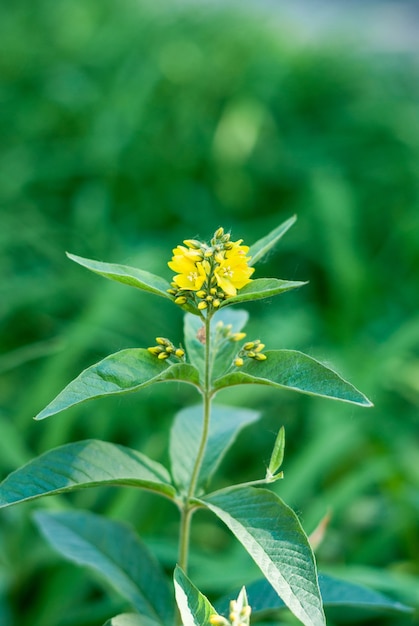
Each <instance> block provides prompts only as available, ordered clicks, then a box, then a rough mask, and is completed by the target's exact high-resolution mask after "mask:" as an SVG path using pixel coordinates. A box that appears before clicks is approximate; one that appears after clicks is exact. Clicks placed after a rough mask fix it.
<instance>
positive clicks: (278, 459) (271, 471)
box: [266, 426, 285, 477]
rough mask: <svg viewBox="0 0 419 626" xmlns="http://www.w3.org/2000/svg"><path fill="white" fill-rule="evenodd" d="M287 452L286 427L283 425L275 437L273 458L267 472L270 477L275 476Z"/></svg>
mask: <svg viewBox="0 0 419 626" xmlns="http://www.w3.org/2000/svg"><path fill="white" fill-rule="evenodd" d="M284 452H285V428H284V427H283V426H281V428H280V429H279V432H278V434H277V436H276V439H275V444H274V449H273V450H272V454H271V460H270V461H269V466H268V469H267V472H266V475H267V476H268V477H272V476H274V475H275V474H276V473H277V471H278V470H279V468H280V467H281V465H282V462H283V460H284Z"/></svg>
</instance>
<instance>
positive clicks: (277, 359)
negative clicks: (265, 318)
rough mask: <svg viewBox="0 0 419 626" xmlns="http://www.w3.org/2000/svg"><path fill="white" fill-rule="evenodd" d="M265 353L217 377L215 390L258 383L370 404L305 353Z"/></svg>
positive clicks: (332, 372)
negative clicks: (257, 358) (262, 356)
mask: <svg viewBox="0 0 419 626" xmlns="http://www.w3.org/2000/svg"><path fill="white" fill-rule="evenodd" d="M264 354H266V357H267V358H266V361H255V360H253V359H249V360H248V361H247V362H245V364H244V365H243V367H241V368H240V369H237V370H236V371H234V372H231V373H230V374H226V375H225V376H222V377H221V378H219V379H218V380H216V381H215V382H214V389H216V390H218V389H222V388H223V387H230V386H231V385H246V384H254V383H257V384H260V385H269V386H271V387H284V388H287V389H292V390H293V391H299V392H300V393H307V394H310V395H314V396H323V397H326V398H333V399H334V400H342V401H343V402H350V403H352V404H359V405H361V406H372V403H371V402H370V401H369V400H368V398H367V397H366V396H364V394H363V393H361V392H360V391H358V389H356V388H355V387H354V386H353V385H351V384H350V383H348V382H347V381H346V380H344V379H343V378H341V376H339V374H337V373H336V372H334V371H333V370H332V369H330V368H329V367H327V366H326V365H323V364H322V363H320V362H319V361H316V359H313V358H312V357H310V356H308V355H307V354H303V353H302V352H298V351H296V350H270V351H267V352H265V353H264Z"/></svg>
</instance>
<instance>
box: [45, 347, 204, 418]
mask: <svg viewBox="0 0 419 626" xmlns="http://www.w3.org/2000/svg"><path fill="white" fill-rule="evenodd" d="M176 380H177V381H182V382H185V383H191V384H192V385H196V386H198V385H199V375H198V372H197V370H196V369H195V367H193V365H189V364H187V363H170V362H168V361H161V360H159V359H158V358H156V357H155V356H154V355H152V354H150V353H149V352H148V351H147V350H145V349H143V348H128V349H126V350H121V351H120V352H116V353H115V354H111V355H110V356H108V357H106V358H105V359H103V360H102V361H99V363H95V365H91V366H90V367H88V368H87V369H85V370H84V371H83V372H82V373H81V374H79V376H78V377H77V378H76V379H75V380H73V381H72V382H71V383H70V384H69V385H67V387H65V389H63V391H61V393H59V394H58V396H57V397H56V398H54V400H52V402H50V403H49V404H48V406H46V407H45V409H43V410H42V411H41V412H40V413H38V415H37V416H36V417H35V419H37V420H41V419H44V418H45V417H49V416H50V415H54V414H55V413H60V412H61V411H64V410H65V409H68V408H69V407H71V406H75V405H76V404H80V403H81V402H85V401H86V400H91V399H92V398H102V397H103V396H110V395H115V394H120V393H128V392H132V391H138V389H140V388H141V387H146V386H147V385H151V384H152V383H159V382H166V381H176Z"/></svg>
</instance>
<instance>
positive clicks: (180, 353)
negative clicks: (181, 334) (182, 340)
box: [175, 348, 185, 359]
mask: <svg viewBox="0 0 419 626" xmlns="http://www.w3.org/2000/svg"><path fill="white" fill-rule="evenodd" d="M175 355H176V356H177V358H178V359H181V358H182V357H184V356H185V350H183V349H182V348H178V349H177V350H176V352H175Z"/></svg>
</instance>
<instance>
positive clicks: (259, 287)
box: [221, 278, 307, 307]
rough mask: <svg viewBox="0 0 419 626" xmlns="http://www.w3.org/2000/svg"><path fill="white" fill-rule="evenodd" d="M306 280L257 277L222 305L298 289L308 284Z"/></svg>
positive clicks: (268, 296) (259, 298) (260, 298)
mask: <svg viewBox="0 0 419 626" xmlns="http://www.w3.org/2000/svg"><path fill="white" fill-rule="evenodd" d="M306 284H307V283H306V282H300V281H293V280H281V279H279V278H255V280H252V282H251V283H248V284H247V285H245V286H244V287H242V288H241V289H240V291H238V292H237V295H236V296H231V297H230V298H226V299H225V300H223V301H222V302H221V307H226V306H230V304H237V303H239V302H247V301H249V300H262V299H263V298H272V297H273V296H278V295H279V294H281V293H284V292H285V291H289V290H290V289H297V288H298V287H302V286H303V285H306Z"/></svg>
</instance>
